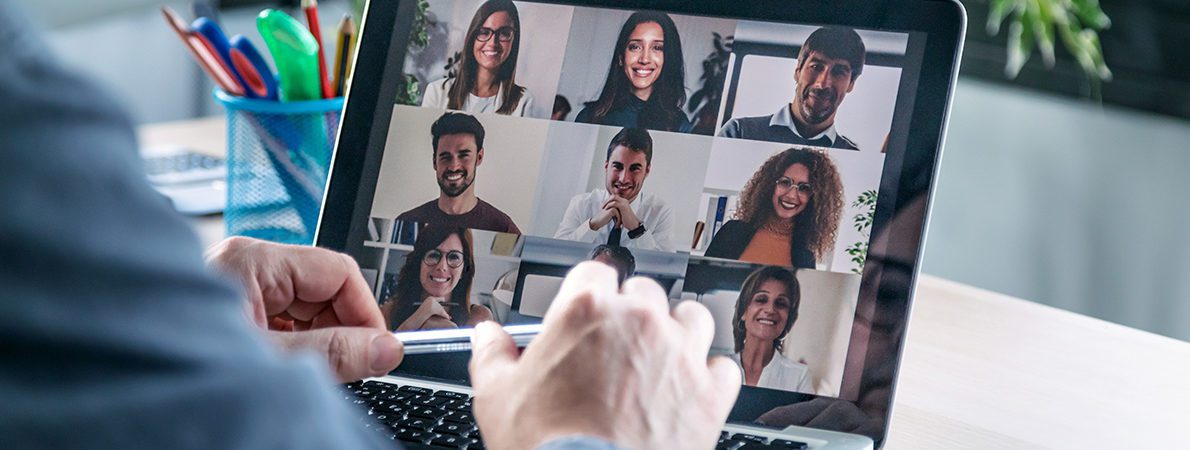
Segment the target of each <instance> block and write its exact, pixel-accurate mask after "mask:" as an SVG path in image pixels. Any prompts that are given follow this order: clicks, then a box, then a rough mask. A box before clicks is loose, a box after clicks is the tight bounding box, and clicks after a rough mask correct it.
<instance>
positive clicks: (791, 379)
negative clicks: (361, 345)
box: [361, 0, 919, 397]
mask: <svg viewBox="0 0 1190 450" xmlns="http://www.w3.org/2000/svg"><path fill="white" fill-rule="evenodd" d="M429 5H430V8H429V20H428V25H427V30H426V31H427V34H428V41H427V45H425V46H424V47H419V48H411V49H410V52H409V56H408V58H407V59H406V61H405V64H404V72H405V74H406V77H405V78H406V80H407V83H408V89H405V88H404V87H402V88H400V89H398V90H399V91H402V92H403V94H402V95H400V96H399V98H398V99H397V101H396V102H395V104H394V106H393V108H394V110H393V115H392V123H391V127H392V130H393V132H390V133H388V138H387V142H386V144H385V152H384V155H383V157H382V160H381V167H380V170H379V176H378V181H377V184H376V187H375V189H376V190H375V195H374V201H373V205H372V210H371V213H370V216H371V217H372V219H371V220H370V222H369V224H368V230H369V237H368V241H367V242H365V244H364V246H365V253H364V255H363V257H362V258H361V266H362V267H363V268H364V272H365V275H366V276H367V277H368V278H369V281H370V282H371V283H372V285H373V287H374V291H375V292H376V293H377V297H378V301H380V302H382V306H383V307H384V311H385V314H386V318H387V319H388V320H389V321H390V324H389V325H390V328H393V329H401V330H413V329H430V328H438V327H453V326H470V325H474V323H476V322H478V321H479V320H484V319H488V318H491V319H495V320H497V321H500V322H501V323H506V324H511V323H526V322H533V321H540V317H541V315H542V314H543V313H544V311H545V309H546V308H548V306H549V302H550V301H552V299H553V294H554V293H556V291H557V287H558V285H559V283H560V280H561V278H562V277H563V276H564V275H565V273H566V271H567V270H569V268H570V267H572V266H574V265H575V264H577V263H579V262H581V261H584V260H589V259H598V260H600V261H604V262H606V263H609V264H610V265H612V266H613V267H616V269H617V272H618V273H620V274H622V276H625V277H626V276H628V275H630V274H635V275H637V276H647V277H649V278H652V279H654V280H656V281H658V282H659V283H660V284H661V285H662V286H663V287H664V288H665V289H666V290H667V291H668V292H669V297H670V299H671V302H672V303H674V304H676V303H677V302H679V301H682V300H695V301H699V302H701V303H703V304H704V305H705V306H707V307H708V309H710V310H711V312H712V315H713V317H714V319H715V323H716V332H715V338H714V342H713V344H712V347H713V351H715V352H717V353H723V354H733V355H735V356H736V357H738V355H739V354H740V353H748V350H750V349H749V348H748V347H749V346H751V345H753V343H755V342H764V344H763V345H761V346H762V347H767V348H772V349H775V350H774V351H775V352H776V354H775V356H774V358H773V361H772V362H771V363H770V364H769V365H768V366H766V367H765V368H764V370H763V371H762V372H761V373H760V376H759V379H758V380H749V379H746V380H745V383H747V384H752V385H757V386H760V387H768V388H774V389H782V390H787V391H798V392H805V393H811V394H816V395H822V396H832V397H833V396H838V395H839V392H840V385H841V383H842V379H843V368H844V359H845V355H846V352H847V346H848V342H847V340H848V339H849V337H850V335H851V326H852V321H853V318H854V315H855V310H856V301H857V298H858V293H859V278H860V275H859V274H860V273H861V271H862V264H863V261H864V259H863V255H864V252H865V251H866V247H867V243H868V239H869V235H870V230H871V225H872V223H871V222H872V218H873V213H874V211H875V200H876V194H877V192H878V190H879V189H880V183H881V176H882V173H883V169H884V162H885V154H886V153H888V152H899V151H902V149H901V148H899V146H903V143H904V141H905V137H904V136H903V135H901V134H904V130H907V127H908V124H907V123H903V122H904V121H907V120H908V115H902V114H896V113H897V112H898V111H904V110H905V103H906V102H910V101H911V99H912V92H910V91H909V90H907V89H906V88H905V87H906V86H914V84H915V80H912V79H910V78H912V76H911V75H912V74H914V73H916V70H914V69H916V65H917V64H919V61H911V60H912V58H911V57H910V56H909V55H907V53H908V52H907V49H908V48H909V40H910V38H911V36H910V35H909V34H905V33H894V32H885V31H870V30H853V29H849V28H834V27H829V29H827V30H821V28H822V27H818V26H811V25H794V24H775V23H762V22H751V21H737V20H725V19H719V18H709V17H698V16H684V15H670V14H660V13H653V12H634V11H622V10H610V9H595V8H584V7H571V6H560V5H547V4H536V3H527V2H503V1H488V2H484V1H477V0H431V1H430V2H429ZM808 40H809V41H810V42H808ZM469 41H470V42H471V43H473V44H474V45H472V46H467V45H466V44H468V42H469ZM677 41H680V45H673V43H674V42H677ZM857 42H858V43H860V45H862V47H860V46H857V45H856V43H857ZM803 47H806V49H805V51H803ZM799 52H801V53H799ZM799 58H802V59H805V61H801V60H800V59H799ZM857 58H861V59H860V61H862V62H857ZM513 68H515V70H513ZM678 68H680V69H681V70H677V69H678ZM857 69H858V70H857ZM458 83H463V86H462V87H456V86H455V85H456V84H458ZM485 83H486V85H485ZM467 87H469V90H468V89H465V88H467ZM903 91H904V92H903ZM477 92H478V93H481V94H483V95H476V93H477ZM898 101H900V102H901V104H898ZM444 116H450V117H449V118H447V117H444ZM440 119H443V120H441V121H440ZM436 122H441V123H442V124H443V129H444V130H447V131H448V133H445V134H442V135H441V136H439V147H438V148H437V149H435V147H434V144H433V141H434V138H433V134H432V132H431V130H432V128H433V127H434V125H435V123H436ZM447 122H449V124H447ZM477 127H478V128H480V129H482V131H478V132H477V131H476V128H477ZM898 130H899V131H898ZM478 133H482V134H483V138H482V140H483V145H482V154H481V152H480V146H479V145H477V144H478V143H477V142H476V141H477V140H478V139H477V137H478V136H477V134H478ZM443 136H446V137H443ZM468 139H470V140H469V141H468ZM613 141H616V142H617V144H613ZM641 147H647V150H646V149H645V148H641ZM782 182H784V184H782ZM804 185H808V188H805V187H804ZM803 189H806V190H807V191H808V192H803ZM778 191H781V192H778ZM609 205H610V206H609ZM443 208H446V209H447V210H449V214H448V211H446V210H444V209H443ZM625 208H626V209H629V210H631V211H632V212H631V215H635V216H636V218H635V220H633V219H632V218H630V217H627V215H628V214H626V213H622V212H620V211H623V210H624V209H625ZM778 209H781V211H780V212H777V210H778ZM463 211H465V214H464V215H461V216H460V215H452V214H453V213H458V212H463ZM603 213H606V214H608V215H614V216H615V218H613V219H610V220H607V219H603V220H600V219H599V218H598V217H597V216H599V215H600V214H603ZM622 221H626V224H625V223H620V222H622ZM591 222H599V223H600V224H601V225H602V226H599V227H597V228H598V229H597V230H592V229H591ZM616 224H620V227H619V228H616ZM633 224H636V225H637V228H635V229H627V228H628V226H627V225H633ZM789 224H792V228H793V230H792V231H791V230H790V229H789V228H790V227H789ZM799 225H800V226H799ZM456 227H458V228H456ZM831 230H833V232H832V231H831ZM613 231H615V233H613ZM613 234H615V235H619V239H618V242H616V240H615V239H614V236H613ZM773 243H777V244H779V245H776V246H774V245H772V244H773ZM752 244H756V245H752ZM765 244H770V245H765ZM784 246H788V250H787V251H773V250H772V249H774V248H778V247H780V248H781V250H784ZM766 249H767V250H766ZM452 255H453V257H452ZM415 259H416V260H420V261H413V260H415ZM406 261H411V262H418V263H420V264H418V265H417V266H415V267H417V269H416V270H410V269H413V267H406ZM430 263H435V264H434V265H431V264H430ZM452 264H458V265H459V266H458V267H452ZM402 269H407V270H404V271H403V270H402ZM791 291H796V292H797V295H794V296H790V295H789V292H791ZM795 297H796V298H798V300H797V301H796V304H794V301H793V298H795ZM432 298H439V299H441V300H438V301H429V299H432ZM757 299H763V300H765V301H764V302H763V304H762V302H759V301H756V300H757ZM741 302H743V303H744V305H740V303H741ZM782 302H784V304H783V306H781V305H780V304H781V303H782ZM432 303H438V305H437V306H436V305H434V304H432ZM766 305H772V306H766ZM782 308H784V309H783V311H784V312H783V313H782V312H780V311H782ZM737 316H739V317H737ZM751 323H755V324H756V325H755V326H754V327H753V328H752V329H750V330H752V331H739V330H740V329H747V324H751ZM741 325H743V326H741ZM785 325H789V326H785ZM749 333H752V334H749ZM766 333H767V334H766ZM737 335H742V336H737ZM748 336H754V337H755V336H763V337H764V339H760V338H756V339H753V340H752V341H749V340H748V339H747V337H748ZM740 337H742V339H741V338H740ZM768 339H772V341H771V342H770V341H768ZM740 341H743V343H742V344H741V343H740Z"/></svg>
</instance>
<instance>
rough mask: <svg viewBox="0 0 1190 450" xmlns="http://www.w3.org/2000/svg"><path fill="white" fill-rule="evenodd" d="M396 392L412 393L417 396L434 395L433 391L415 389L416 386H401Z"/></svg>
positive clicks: (421, 388)
mask: <svg viewBox="0 0 1190 450" xmlns="http://www.w3.org/2000/svg"><path fill="white" fill-rule="evenodd" d="M397 390H398V391H400V392H412V393H414V394H418V395H430V394H433V393H434V391H432V390H430V389H426V388H424V387H417V386H401V387H400V388H398V389H397Z"/></svg>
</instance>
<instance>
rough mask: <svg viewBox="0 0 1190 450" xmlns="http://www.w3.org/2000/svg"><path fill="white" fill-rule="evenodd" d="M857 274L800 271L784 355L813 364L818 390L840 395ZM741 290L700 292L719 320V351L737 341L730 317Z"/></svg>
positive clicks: (826, 393)
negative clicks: (794, 316)
mask: <svg viewBox="0 0 1190 450" xmlns="http://www.w3.org/2000/svg"><path fill="white" fill-rule="evenodd" d="M859 278H860V277H859V275H856V274H844V273H834V272H822V271H816V270H798V271H797V279H798V283H799V284H800V285H801V297H802V300H801V305H800V306H799V307H798V319H797V322H794V324H793V328H791V329H790V330H789V335H787V336H786V337H785V341H784V346H785V353H784V356H785V357H786V358H789V359H790V360H792V361H801V362H804V363H805V364H806V365H808V366H809V370H810V376H811V379H812V380H813V381H812V385H813V386H814V393H815V394H817V395H826V396H832V397H833V396H838V395H839V387H840V385H841V383H842V380H843V365H844V359H845V357H846V355H847V344H848V340H849V339H850V337H851V323H852V319H853V318H854V317H855V304H856V301H857V299H858V298H859ZM739 295H740V293H739V291H718V290H716V291H711V292H708V293H706V294H704V295H703V296H702V299H701V301H702V303H703V304H704V305H706V306H707V309H709V310H710V311H711V317H712V318H713V319H714V322H715V337H714V342H713V343H712V344H711V346H712V348H714V349H716V350H718V351H726V352H731V351H732V350H733V346H734V345H735V340H734V337H733V335H732V323H731V321H732V317H733V316H734V314H735V306H736V301H737V300H738V299H739Z"/></svg>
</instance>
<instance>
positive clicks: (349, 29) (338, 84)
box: [335, 14, 355, 96]
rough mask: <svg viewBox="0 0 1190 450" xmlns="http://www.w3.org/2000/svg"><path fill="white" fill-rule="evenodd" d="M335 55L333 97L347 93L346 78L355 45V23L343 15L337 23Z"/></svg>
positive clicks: (346, 15)
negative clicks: (337, 32) (337, 39)
mask: <svg viewBox="0 0 1190 450" xmlns="http://www.w3.org/2000/svg"><path fill="white" fill-rule="evenodd" d="M338 44H339V45H338V49H337V50H336V53H335V95H336V96H341V95H343V94H346V93H347V76H348V74H349V73H351V54H352V50H354V49H353V48H352V47H354V44H355V21H353V20H351V15H350V14H344V15H343V20H340V21H339V43H338Z"/></svg>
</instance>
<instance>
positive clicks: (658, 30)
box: [574, 11, 691, 133]
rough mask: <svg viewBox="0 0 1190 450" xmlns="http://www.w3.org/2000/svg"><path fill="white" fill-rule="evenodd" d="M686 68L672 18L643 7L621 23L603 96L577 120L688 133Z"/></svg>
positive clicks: (689, 125) (586, 108) (689, 128)
mask: <svg viewBox="0 0 1190 450" xmlns="http://www.w3.org/2000/svg"><path fill="white" fill-rule="evenodd" d="M685 78H686V69H685V62H684V60H683V58H682V39H681V37H680V36H679V35H678V28H677V26H676V25H674V21H673V19H671V18H670V17H669V16H668V15H666V14H664V13H659V12H651V11H638V12H636V13H633V14H632V15H631V16H629V17H628V20H627V21H625V22H624V25H623V26H622V27H621V28H620V35H619V37H618V38H617V39H616V47H615V49H614V51H613V53H612V61H611V63H610V64H609V65H608V69H607V79H606V80H605V81H604V82H603V89H602V90H601V91H600V93H599V97H598V98H596V99H595V100H593V101H591V102H587V103H586V107H585V108H583V110H582V111H579V113H578V115H577V116H575V119H574V121H575V122H583V123H594V124H600V125H610V126H618V127H627V128H648V129H651V130H661V131H677V132H682V133H688V132H690V130H691V124H690V119H689V118H688V117H686V113H685V112H683V111H682V107H683V106H684V105H685V104H686V85H685V82H686V81H685Z"/></svg>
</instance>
